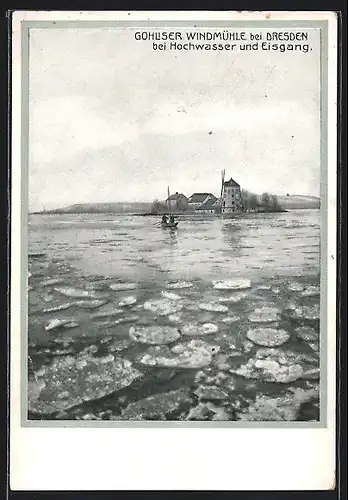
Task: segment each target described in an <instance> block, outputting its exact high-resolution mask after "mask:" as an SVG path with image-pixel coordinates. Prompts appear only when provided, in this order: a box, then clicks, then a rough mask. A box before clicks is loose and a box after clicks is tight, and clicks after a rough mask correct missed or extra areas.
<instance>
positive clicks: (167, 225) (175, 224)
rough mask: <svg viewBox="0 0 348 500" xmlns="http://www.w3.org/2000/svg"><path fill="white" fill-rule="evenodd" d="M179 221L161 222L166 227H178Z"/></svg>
mask: <svg viewBox="0 0 348 500" xmlns="http://www.w3.org/2000/svg"><path fill="white" fill-rule="evenodd" d="M178 224H179V223H178V222H161V225H162V227H163V228H164V229H167V228H168V229H176V228H177V227H178Z"/></svg>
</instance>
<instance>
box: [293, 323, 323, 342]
mask: <svg viewBox="0 0 348 500" xmlns="http://www.w3.org/2000/svg"><path fill="white" fill-rule="evenodd" d="M295 333H296V337H297V338H298V339H300V340H304V341H306V342H316V341H318V340H319V332H318V331H317V330H314V328H311V327H309V326H300V327H298V328H295Z"/></svg>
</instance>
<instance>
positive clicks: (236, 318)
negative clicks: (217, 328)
mask: <svg viewBox="0 0 348 500" xmlns="http://www.w3.org/2000/svg"><path fill="white" fill-rule="evenodd" d="M239 320H240V317H239V316H226V318H222V320H221V321H222V322H223V323H225V324H226V325H232V324H233V323H236V322H237V321H239Z"/></svg>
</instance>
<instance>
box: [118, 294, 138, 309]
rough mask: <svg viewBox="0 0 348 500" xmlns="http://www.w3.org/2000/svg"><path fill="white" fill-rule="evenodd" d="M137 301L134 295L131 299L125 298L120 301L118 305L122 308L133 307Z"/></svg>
mask: <svg viewBox="0 0 348 500" xmlns="http://www.w3.org/2000/svg"><path fill="white" fill-rule="evenodd" d="M136 301H137V299H136V298H135V297H134V296H133V295H130V296H129V297H124V298H123V299H122V300H120V301H119V303H118V305H119V306H120V307H124V306H132V305H133V304H135V303H136Z"/></svg>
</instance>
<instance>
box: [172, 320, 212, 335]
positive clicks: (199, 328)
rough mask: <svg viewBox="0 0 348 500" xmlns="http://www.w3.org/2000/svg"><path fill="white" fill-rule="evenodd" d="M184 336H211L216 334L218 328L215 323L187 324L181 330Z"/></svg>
mask: <svg viewBox="0 0 348 500" xmlns="http://www.w3.org/2000/svg"><path fill="white" fill-rule="evenodd" d="M181 331H182V333H183V334H184V335H192V336H199V335H209V334H211V333H216V332H217V331H218V327H217V326H216V325H215V324H214V323H203V324H200V323H187V324H186V325H184V326H183V327H182V328H181Z"/></svg>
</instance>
